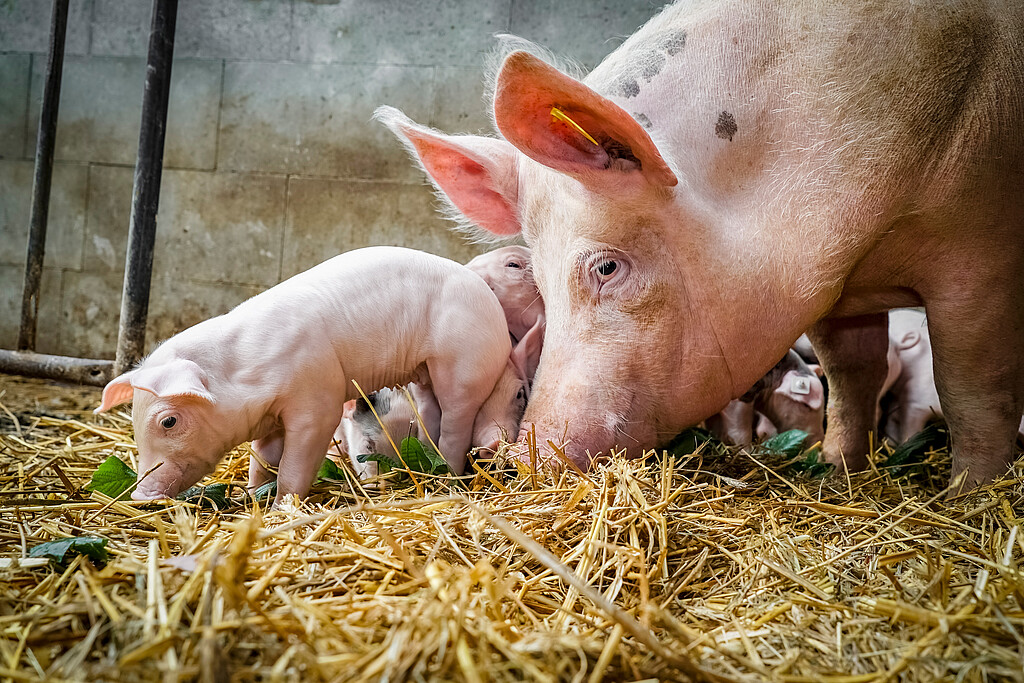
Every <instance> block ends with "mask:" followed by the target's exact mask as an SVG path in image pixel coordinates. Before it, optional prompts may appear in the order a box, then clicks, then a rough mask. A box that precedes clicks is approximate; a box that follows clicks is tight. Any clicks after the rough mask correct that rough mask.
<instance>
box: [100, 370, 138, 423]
mask: <svg viewBox="0 0 1024 683" xmlns="http://www.w3.org/2000/svg"><path fill="white" fill-rule="evenodd" d="M136 372H137V370H131V371H129V372H126V373H124V374H123V375H121V376H120V377H117V378H115V379H112V380H110V382H108V383H107V386H105V387H103V399H102V400H101V401H100V407H99V408H97V409H96V410H94V411H92V412H93V413H94V414H97V415H98V414H99V413H105V412H106V411H108V410H110V409H111V408H114V407H116V406H119V405H121V404H122V403H128V401H131V400H132V395H133V394H134V392H135V388H134V387H133V386H132V376H133V375H134V374H135V373H136Z"/></svg>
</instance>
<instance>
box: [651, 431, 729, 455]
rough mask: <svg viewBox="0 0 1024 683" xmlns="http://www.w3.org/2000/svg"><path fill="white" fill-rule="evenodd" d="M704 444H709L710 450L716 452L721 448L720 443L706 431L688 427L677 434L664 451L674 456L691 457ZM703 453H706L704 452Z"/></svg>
mask: <svg viewBox="0 0 1024 683" xmlns="http://www.w3.org/2000/svg"><path fill="white" fill-rule="evenodd" d="M704 444H709V446H710V447H711V449H712V450H717V449H718V448H720V447H721V446H722V442H721V441H719V440H718V439H716V438H715V437H713V436H712V435H711V432H709V431H708V430H706V429H701V428H700V427H690V428H689V429H687V430H685V431H683V432H681V433H680V434H677V435H676V437H675V438H674V439H672V441H670V442H669V444H668V446H666V447H665V449H666V450H667V451H668V452H669V453H671V454H672V455H675V456H684V455H692V454H693V453H695V452H696V451H697V449H698V448H700V447H701V446H704ZM704 452H707V451H706V450H705V451H704Z"/></svg>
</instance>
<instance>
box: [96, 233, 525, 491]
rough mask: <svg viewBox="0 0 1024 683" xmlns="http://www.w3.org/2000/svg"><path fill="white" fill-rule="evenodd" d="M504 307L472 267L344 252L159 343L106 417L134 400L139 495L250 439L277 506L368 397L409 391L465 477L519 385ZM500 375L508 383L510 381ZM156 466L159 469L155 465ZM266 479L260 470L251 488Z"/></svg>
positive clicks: (108, 395)
mask: <svg viewBox="0 0 1024 683" xmlns="http://www.w3.org/2000/svg"><path fill="white" fill-rule="evenodd" d="M510 352H511V344H510V341H509V337H508V327H507V324H506V322H505V318H504V315H503V311H502V308H501V306H500V305H499V303H498V301H497V299H496V298H495V296H494V294H493V293H492V292H491V291H490V289H489V288H488V287H487V285H486V284H485V283H484V282H483V281H481V279H480V278H479V277H478V276H476V275H475V274H474V273H472V272H470V271H469V270H467V269H466V268H465V267H464V266H462V265H460V264H458V263H456V262H454V261H451V260H449V259H445V258H442V257H440V256H434V255H431V254H426V253H423V252H419V251H415V250H411V249H403V248H399V247H368V248H365V249H357V250H355V251H351V252H348V253H345V254H342V255H340V256H336V257H334V258H332V259H330V260H328V261H325V262H324V263H322V264H320V265H318V266H316V267H314V268H311V269H310V270H308V271H306V272H304V273H300V274H299V275H296V276H295V277H292V278H291V279H289V280H286V281H285V282H282V283H281V284H279V285H277V286H275V287H272V288H271V289H269V290H267V291H266V292H264V293H262V294H259V295H257V296H255V297H253V298H251V299H249V300H248V301H245V302H243V303H242V304H240V305H239V306H237V307H236V308H234V309H233V310H232V311H230V312H229V313H227V314H225V315H222V316H218V317H216V318H212V319H210V320H207V321H204V322H202V323H199V324H198V325H195V326H193V327H191V328H189V329H187V330H185V331H183V332H181V333H180V334H178V335H175V336H174V337H172V338H170V339H169V340H167V341H165V342H164V343H163V344H161V345H160V346H159V347H158V348H157V349H156V350H155V351H154V352H153V353H152V354H151V355H150V356H149V357H148V358H146V359H145V360H143V362H142V363H141V364H140V365H139V367H138V368H136V369H135V370H132V371H130V372H127V373H125V374H123V375H121V376H120V377H117V378H116V379H114V380H112V381H111V382H110V383H109V384H108V385H107V386H106V387H105V388H104V390H103V400H102V404H101V405H100V407H99V408H98V409H97V411H96V412H102V411H105V410H109V409H110V408H112V407H114V406H117V405H120V404H122V403H126V402H128V401H131V400H133V398H134V405H133V407H132V421H133V423H134V426H135V434H136V440H137V443H138V447H139V464H140V472H139V475H140V478H141V477H143V476H144V475H145V473H149V474H148V476H145V479H143V480H140V483H139V486H138V488H136V490H135V492H134V494H133V498H135V499H136V500H148V499H156V498H165V497H173V496H175V495H176V494H177V493H179V492H180V491H182V490H183V489H185V488H187V487H188V486H190V485H192V484H194V483H195V482H196V481H198V480H199V479H200V478H202V477H203V476H204V475H206V474H208V473H210V472H211V471H213V469H214V468H215V467H216V465H217V463H218V462H219V461H220V459H221V457H222V456H223V455H224V453H225V451H227V450H228V449H230V448H232V447H234V446H236V445H238V444H240V443H242V442H244V441H247V440H250V439H252V440H254V441H253V448H254V450H255V451H256V452H257V453H258V454H259V456H260V458H261V459H262V460H263V461H265V462H267V463H269V464H270V465H273V466H277V467H278V478H277V481H278V488H277V499H276V500H275V504H278V503H280V502H281V501H282V500H283V498H284V497H285V496H288V495H290V494H295V495H298V496H300V497H302V496H305V495H306V493H308V491H309V487H310V485H311V483H312V481H313V477H314V475H315V473H316V471H317V468H318V467H319V465H320V463H321V462H322V461H323V458H324V455H325V454H326V453H327V450H328V447H329V445H330V444H331V441H332V437H333V435H334V432H335V429H336V428H337V427H338V425H339V424H340V422H341V417H342V413H343V410H344V404H345V402H346V401H347V400H350V399H354V398H356V397H357V396H358V392H357V391H356V389H355V387H354V386H353V385H352V382H353V380H354V381H356V382H358V383H359V385H360V386H361V387H363V388H364V389H365V390H367V391H370V390H375V389H379V388H381V387H390V386H396V385H400V384H405V383H409V382H411V381H415V382H418V383H420V384H422V385H429V386H430V388H431V391H432V393H433V395H434V397H435V398H436V400H437V403H438V406H439V409H440V439H439V441H438V445H439V447H440V449H441V452H442V453H443V454H444V456H445V459H446V460H447V461H448V463H449V465H450V466H451V468H452V470H453V471H454V472H456V473H461V472H462V470H463V468H464V466H465V462H466V452H467V451H468V450H469V447H470V443H471V441H472V439H473V431H474V423H475V422H476V421H482V422H483V423H488V424H489V423H491V422H492V421H494V422H496V421H497V420H498V419H499V416H497V415H493V414H488V410H489V409H490V407H492V406H493V402H492V403H488V401H487V399H488V397H489V396H490V395H491V393H492V392H493V391H494V390H495V387H496V386H505V384H509V385H514V384H515V383H516V382H518V381H519V379H518V378H517V377H515V376H514V375H515V372H514V370H513V369H512V368H511V364H510V363H509V361H508V359H509V354H510ZM503 375H506V377H504V378H503ZM153 468H156V469H153ZM268 478H269V473H268V472H267V471H266V470H265V469H264V468H263V467H262V466H261V465H260V464H259V462H258V461H255V460H254V461H253V462H251V463H250V468H249V484H250V486H258V485H259V484H261V483H263V482H264V481H266V480H267V479H268Z"/></svg>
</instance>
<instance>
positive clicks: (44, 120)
mask: <svg viewBox="0 0 1024 683" xmlns="http://www.w3.org/2000/svg"><path fill="white" fill-rule="evenodd" d="M177 13H178V0H153V20H152V24H151V26H150V31H149V53H148V56H147V58H146V83H145V91H144V92H143V96H142V126H141V129H140V131H139V153H138V157H137V158H136V161H135V178H134V186H133V189H132V213H131V222H130V224H129V228H128V249H127V257H126V260H125V267H124V288H123V290H122V294H121V318H120V323H119V325H118V331H117V350H116V354H115V359H114V360H113V361H110V360H98V359H92V358H75V357H71V356H52V355H48V354H42V353H36V352H35V348H36V325H37V321H38V317H39V290H40V284H41V282H42V274H43V257H44V255H45V252H46V227H47V220H48V218H49V205H50V180H51V178H52V175H53V155H54V145H55V140H56V137H57V112H58V109H59V105H60V86H61V73H62V71H63V67H64V38H65V35H66V33H67V23H68V0H53V12H52V15H51V19H50V47H49V52H48V55H47V61H46V81H45V85H44V87H43V103H42V108H41V110H40V115H39V132H38V135H37V136H36V155H35V176H34V179H33V183H32V213H31V217H30V219H29V220H30V223H29V234H28V253H27V257H26V262H25V286H24V290H23V293H22V306H21V324H20V327H19V330H18V348H17V350H15V351H11V350H7V349H0V372H8V373H13V374H20V375H30V376H33V377H46V378H50V379H60V380H65V381H71V382H78V383H81V384H95V385H103V384H106V383H107V382H108V381H110V379H112V378H113V377H114V376H116V375H119V374H121V373H122V372H124V371H125V370H127V369H128V368H130V367H131V366H132V364H134V363H136V362H137V361H138V360H139V359H140V358H141V357H142V353H143V350H144V349H145V344H146V318H147V316H148V313H149V287H150V280H151V278H152V272H153V244H154V241H155V237H156V214H157V207H158V204H159V200H160V178H161V175H162V172H163V156H164V135H165V132H166V128H167V102H168V99H169V93H170V85H171V63H172V60H173V57H174V29H175V22H176V19H177Z"/></svg>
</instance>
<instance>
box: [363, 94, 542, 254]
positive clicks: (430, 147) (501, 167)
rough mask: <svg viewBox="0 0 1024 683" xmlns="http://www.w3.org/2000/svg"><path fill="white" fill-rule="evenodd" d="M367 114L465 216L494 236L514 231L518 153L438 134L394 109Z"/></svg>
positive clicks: (485, 141)
mask: <svg viewBox="0 0 1024 683" xmlns="http://www.w3.org/2000/svg"><path fill="white" fill-rule="evenodd" d="M373 116H374V118H376V119H377V120H378V121H380V122H381V123H383V124H384V125H385V126H387V127H388V128H390V129H391V132H392V133H394V134H395V135H397V136H398V137H399V139H401V140H402V141H403V142H404V143H405V144H406V147H408V148H409V151H410V152H412V153H413V154H414V155H415V156H416V158H418V159H419V160H420V163H421V164H423V169H424V170H425V171H426V172H427V174H428V175H429V176H430V179H431V180H433V181H434V185H435V186H436V187H437V189H439V190H440V191H441V193H442V194H443V195H444V197H445V198H446V199H447V200H448V201H449V202H451V204H452V206H454V207H455V208H456V209H457V210H458V211H459V212H461V213H462V214H463V215H465V216H466V218H468V219H469V220H470V221H472V222H473V223H475V224H477V225H479V226H480V227H482V228H483V229H485V230H487V231H488V232H491V233H493V234H495V235H497V236H499V237H510V236H512V235H516V234H518V233H519V232H520V230H521V229H522V227H521V226H520V223H519V216H518V214H517V211H516V205H517V203H518V197H519V180H518V164H517V162H516V155H517V154H518V152H516V150H515V148H514V147H513V146H512V145H510V144H508V143H507V142H505V141H504V140H496V139H494V138H485V137H482V136H479V135H459V136H455V135H444V134H443V133H439V132H438V131H436V130H431V129H430V128H427V127H425V126H421V125H419V124H416V123H414V122H413V121H412V119H410V118H409V117H408V116H406V115H405V114H403V113H402V112H400V111H398V110H397V109H395V108H394V107H378V108H377V111H375V112H374V113H373Z"/></svg>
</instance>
